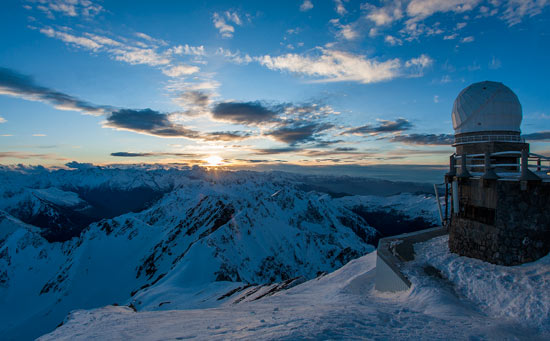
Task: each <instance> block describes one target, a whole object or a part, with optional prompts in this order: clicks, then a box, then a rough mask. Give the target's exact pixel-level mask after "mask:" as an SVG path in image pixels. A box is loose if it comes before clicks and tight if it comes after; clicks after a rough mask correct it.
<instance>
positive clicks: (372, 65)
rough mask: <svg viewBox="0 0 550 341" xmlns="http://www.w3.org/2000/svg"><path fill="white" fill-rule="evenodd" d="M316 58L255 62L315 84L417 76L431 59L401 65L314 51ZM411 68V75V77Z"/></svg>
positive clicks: (295, 56)
mask: <svg viewBox="0 0 550 341" xmlns="http://www.w3.org/2000/svg"><path fill="white" fill-rule="evenodd" d="M317 51H319V52H320V55H316V56H306V55H299V54H292V53H289V54H286V55H282V56H278V57H272V56H269V55H265V56H263V57H259V58H257V60H258V61H259V63H260V64H261V65H263V66H265V67H267V68H269V69H271V70H280V71H288V72H292V73H297V74H303V75H307V76H313V77H317V78H319V79H318V80H317V81H323V82H342V81H355V82H360V83H364V84H367V83H375V82H381V81H388V80H391V79H394V78H397V77H401V76H411V75H419V72H421V71H422V70H423V68H424V67H426V66H428V65H430V64H431V58H430V57H428V56H427V55H421V56H420V57H418V58H413V59H411V60H408V61H406V62H405V64H403V63H402V61H401V60H400V59H399V58H394V59H389V60H386V61H378V60H376V59H367V58H366V57H365V56H362V55H355V54H351V53H348V52H343V51H337V50H329V49H325V48H317ZM409 68H412V69H413V70H412V71H413V74H411V72H410V71H411V70H408V69H409Z"/></svg>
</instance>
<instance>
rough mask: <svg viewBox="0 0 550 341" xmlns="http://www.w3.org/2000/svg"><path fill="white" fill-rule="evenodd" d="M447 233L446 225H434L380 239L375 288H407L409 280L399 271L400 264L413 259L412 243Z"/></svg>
mask: <svg viewBox="0 0 550 341" xmlns="http://www.w3.org/2000/svg"><path fill="white" fill-rule="evenodd" d="M447 233H448V231H447V228H446V227H434V228H431V229H426V230H422V231H417V232H413V233H405V234H401V235H398V236H392V237H387V238H382V239H380V241H378V250H377V258H376V280H375V288H376V290H378V291H382V292H398V291H403V290H407V289H409V288H410V287H411V282H410V281H409V279H408V278H407V277H406V276H405V275H403V273H402V272H401V265H402V264H403V263H404V262H409V261H411V260H413V259H414V244H416V243H422V242H425V241H427V240H430V239H432V238H435V237H439V236H443V235H445V234H447Z"/></svg>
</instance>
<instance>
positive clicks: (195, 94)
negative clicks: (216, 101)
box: [174, 90, 212, 116]
mask: <svg viewBox="0 0 550 341" xmlns="http://www.w3.org/2000/svg"><path fill="white" fill-rule="evenodd" d="M211 98H212V94H210V93H207V92H203V91H198V90H192V91H186V92H182V93H181V94H179V96H178V97H177V98H175V99H174V100H175V102H177V103H178V104H179V105H181V106H182V107H184V108H185V109H186V110H185V111H184V112H182V114H183V115H186V116H199V115H205V114H208V113H209V112H210V110H209V106H210V104H211V102H212V99H211Z"/></svg>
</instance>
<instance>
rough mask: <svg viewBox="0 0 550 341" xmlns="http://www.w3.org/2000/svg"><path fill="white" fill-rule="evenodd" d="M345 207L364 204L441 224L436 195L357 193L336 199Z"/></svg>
mask: <svg viewBox="0 0 550 341" xmlns="http://www.w3.org/2000/svg"><path fill="white" fill-rule="evenodd" d="M336 201H337V202H339V203H340V204H341V205H342V206H344V207H354V206H363V207H365V208H367V209H368V210H369V211H376V210H381V211H386V212H390V211H392V210H393V211H396V210H397V211H399V213H400V214H403V215H405V216H406V217H408V218H411V219H414V218H418V217H422V218H424V219H426V220H427V221H429V222H431V223H434V224H439V223H440V218H439V212H438V210H437V201H436V199H435V197H434V196H431V195H424V194H412V193H401V194H396V195H392V196H387V197H383V196H378V195H355V196H347V197H343V198H339V199H336Z"/></svg>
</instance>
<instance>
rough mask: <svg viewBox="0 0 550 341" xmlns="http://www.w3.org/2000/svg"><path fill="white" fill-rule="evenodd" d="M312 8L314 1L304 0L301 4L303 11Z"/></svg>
mask: <svg viewBox="0 0 550 341" xmlns="http://www.w3.org/2000/svg"><path fill="white" fill-rule="evenodd" d="M312 8H313V3H312V2H311V0H304V2H302V4H301V5H300V11H302V12H307V11H309V10H310V9H312Z"/></svg>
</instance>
